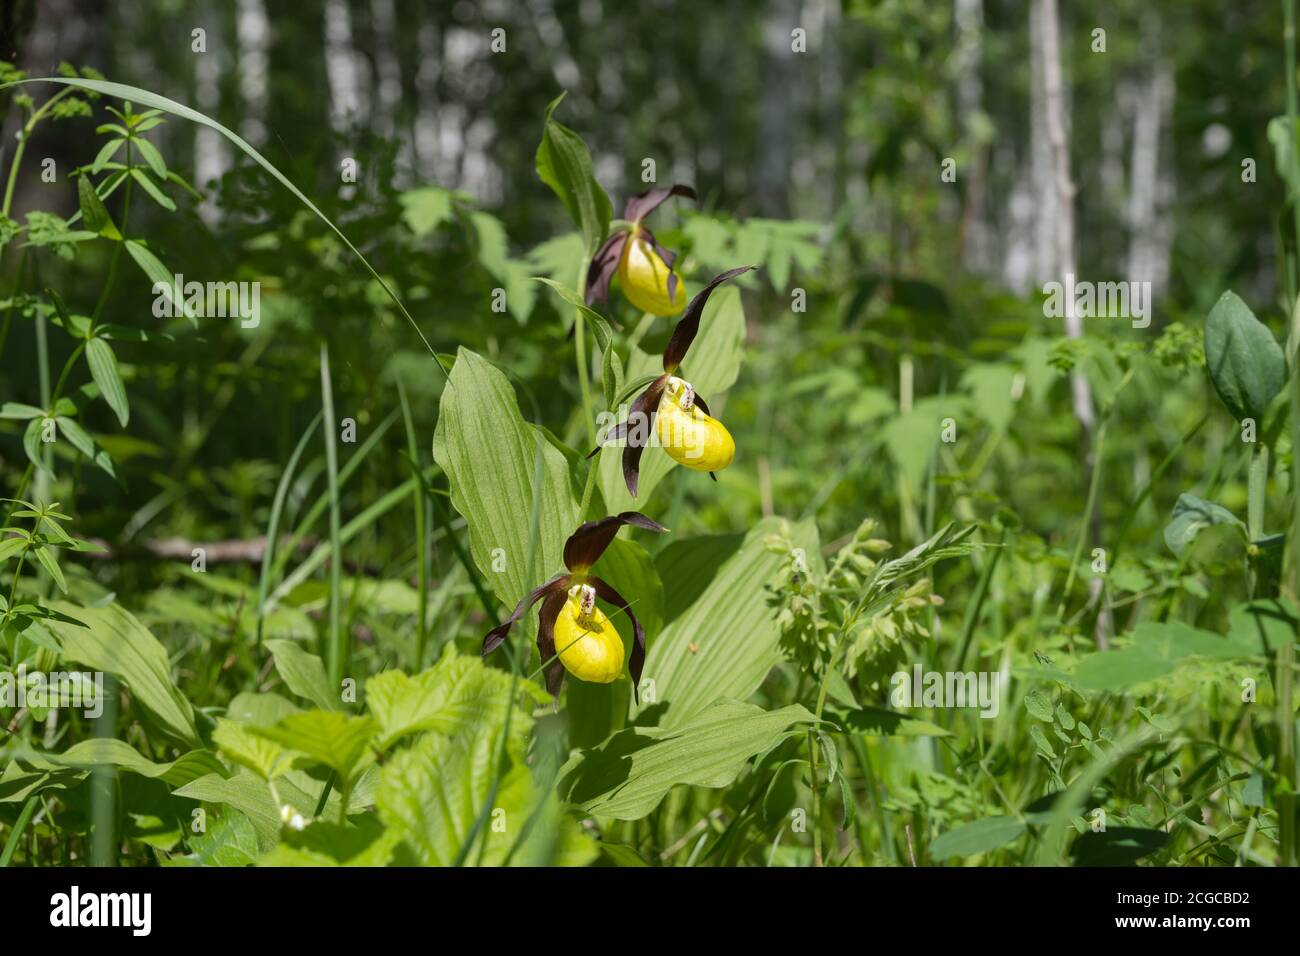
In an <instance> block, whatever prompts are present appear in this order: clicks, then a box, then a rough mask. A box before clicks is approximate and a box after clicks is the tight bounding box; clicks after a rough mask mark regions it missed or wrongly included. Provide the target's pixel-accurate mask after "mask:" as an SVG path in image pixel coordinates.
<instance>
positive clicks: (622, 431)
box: [587, 422, 627, 460]
mask: <svg viewBox="0 0 1300 956" xmlns="http://www.w3.org/2000/svg"><path fill="white" fill-rule="evenodd" d="M626 436H627V422H619V423H618V424H617V425H615V426H614V427H613V428H611V429H610V430H609V431H607V432H605V438H604V440H603V441H601V442H600V444H598V445H597V446H596V447H595V448H593V449H592V450H591V451H589V452H587V458H588V460H590V459H591V458H592V457H593V456H594V455H595V454H596V452H598V451H600V450H601V449H602V448H604V447H605V446H606V445H612V444H614V442H616V441H618V440H619V439H620V438H624V437H626Z"/></svg>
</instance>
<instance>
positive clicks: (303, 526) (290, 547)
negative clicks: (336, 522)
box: [271, 409, 401, 581]
mask: <svg viewBox="0 0 1300 956" xmlns="http://www.w3.org/2000/svg"><path fill="white" fill-rule="evenodd" d="M400 414H401V412H400V411H399V410H397V409H394V410H393V411H392V412H390V413H389V414H388V417H386V418H385V419H384V420H383V421H382V422H380V423H379V424H378V425H377V426H376V427H375V429H374V431H372V432H371V433H370V435H369V436H368V437H367V438H366V440H365V441H363V442H362V443H361V444H360V445H358V446H357V450H356V451H354V452H353V453H352V454H351V455H350V456H348V460H347V461H346V462H344V464H343V467H342V468H340V469H339V487H340V488H344V487H346V486H347V484H348V480H349V479H350V478H351V477H352V476H353V475H354V474H355V473H356V471H357V469H358V468H360V467H361V466H362V465H363V464H364V463H365V461H366V459H367V458H368V457H369V455H370V453H371V452H372V451H374V450H375V448H377V447H378V446H379V442H380V439H382V438H383V437H384V435H385V434H386V433H387V432H388V429H389V428H391V427H392V425H393V423H394V422H396V421H397V419H398V416H399V415H400ZM329 503H330V493H329V489H328V488H326V489H325V490H324V491H322V492H321V493H320V495H319V496H318V497H317V498H316V500H315V501H314V502H313V503H312V506H311V508H309V509H308V510H307V513H306V515H305V516H304V517H303V519H302V520H301V521H299V522H298V526H297V527H296V528H294V530H293V534H292V535H290V537H289V543H288V544H287V545H286V546H285V547H284V548H283V549H282V550H281V551H280V553H279V554H278V555H277V556H276V559H275V567H274V568H273V569H272V572H273V573H272V574H271V580H273V581H274V580H277V579H279V578H280V577H281V576H283V574H284V569H285V567H286V566H287V565H288V563H289V560H290V559H291V558H292V557H293V555H294V554H295V553H296V552H297V550H298V545H300V544H301V543H302V541H303V539H304V538H305V537H307V532H309V531H311V529H312V528H313V527H314V526H315V524H316V522H317V521H319V520H320V517H321V515H323V514H324V513H325V509H326V508H328V507H329Z"/></svg>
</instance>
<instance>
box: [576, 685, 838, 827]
mask: <svg viewBox="0 0 1300 956" xmlns="http://www.w3.org/2000/svg"><path fill="white" fill-rule="evenodd" d="M812 719H813V715H812V714H810V713H809V712H808V711H807V710H805V709H804V708H803V707H801V706H800V705H798V704H793V705H791V706H789V707H783V708H782V709H780V710H775V711H765V710H763V709H762V708H761V707H755V706H754V705H753V704H746V703H742V702H741V701H738V700H717V701H714V702H713V703H712V704H711V705H710V706H708V707H706V708H705V709H704V710H703V711H702V712H701V713H699V714H697V715H696V716H695V717H694V718H693V719H692V720H690V721H688V722H686V723H685V724H683V725H680V726H678V727H677V729H676V730H673V731H668V730H664V729H662V728H658V727H629V728H628V729H626V730H622V731H619V732H618V733H617V734H615V735H614V736H612V737H610V738H609V739H608V740H607V741H605V743H603V744H601V745H600V746H599V747H597V748H595V749H594V750H589V751H586V752H585V753H582V754H579V755H577V756H576V757H574V758H573V759H572V760H570V761H569V763H568V764H567V765H566V766H565V768H564V771H563V774H564V776H563V779H562V780H561V783H560V791H561V793H563V794H564V796H565V799H567V800H568V801H569V802H570V803H575V804H577V805H578V806H579V807H581V808H582V809H583V811H585V812H587V813H591V814H594V815H595V816H600V817H614V818H615V819H618V820H639V819H640V818H641V817H644V816H645V815H646V814H648V813H650V812H651V811H652V810H654V808H655V807H657V806H658V805H659V801H660V800H662V799H663V797H664V794H666V793H667V792H668V791H669V790H670V789H671V788H672V787H674V786H677V785H678V784H688V785H691V786H696V787H715V788H716V787H725V786H726V785H727V784H729V783H731V781H733V780H735V779H736V776H737V775H738V774H739V773H740V771H741V769H742V768H743V767H744V765H745V762H746V761H747V760H749V759H750V758H751V757H753V756H754V755H756V754H760V753H762V752H763V751H765V750H767V749H768V747H770V746H771V745H772V744H773V743H774V742H775V741H776V740H777V738H778V737H780V735H781V734H783V733H785V731H786V730H787V729H788V728H789V727H790V726H791V725H792V724H796V723H807V722H811V721H812Z"/></svg>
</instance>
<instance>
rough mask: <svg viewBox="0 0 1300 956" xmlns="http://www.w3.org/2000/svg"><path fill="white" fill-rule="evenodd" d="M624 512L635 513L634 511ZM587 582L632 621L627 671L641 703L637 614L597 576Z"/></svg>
mask: <svg viewBox="0 0 1300 956" xmlns="http://www.w3.org/2000/svg"><path fill="white" fill-rule="evenodd" d="M625 513H630V514H635V513H636V512H625ZM646 520H649V519H646ZM652 523H653V522H652ZM587 583H588V584H590V585H591V586H592V587H593V588H595V589H596V596H597V597H600V598H603V599H604V600H606V601H608V602H609V603H610V604H613V605H616V606H617V607H618V609H619V610H620V611H622V612H623V613H624V614H626V615H627V616H628V619H629V620H630V621H631V622H632V636H633V640H632V656H631V657H630V658H629V659H628V662H627V672H628V676H630V677H631V678H632V699H633V700H634V701H636V703H638V704H639V703H641V696H640V685H641V669H642V668H643V667H644V666H645V630H644V629H643V628H642V627H641V622H640V621H639V620H637V616H636V615H635V614H633V613H632V606H631V605H630V604H628V603H627V601H625V600H623V595H621V594H619V593H618V592H617V591H615V590H614V589H613V588H612V587H610V586H609V585H608V584H606V583H605V582H604V581H602V580H601V579H600V578H598V577H594V576H593V577H590V578H588V579H587Z"/></svg>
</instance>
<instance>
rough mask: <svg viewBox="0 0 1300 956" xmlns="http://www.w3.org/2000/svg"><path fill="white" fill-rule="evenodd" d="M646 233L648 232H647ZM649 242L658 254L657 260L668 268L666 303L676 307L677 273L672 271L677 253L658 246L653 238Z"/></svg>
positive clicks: (657, 241) (657, 242) (656, 240)
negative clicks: (660, 260) (661, 261)
mask: <svg viewBox="0 0 1300 956" xmlns="http://www.w3.org/2000/svg"><path fill="white" fill-rule="evenodd" d="M646 231H647V232H649V230H646ZM650 242H651V244H652V245H653V246H654V248H655V252H657V253H658V254H659V258H660V259H662V260H663V261H664V265H666V266H668V301H669V302H671V303H672V304H673V305H676V304H677V286H678V284H679V283H678V280H677V273H676V272H674V271H673V263H674V262H676V261H677V253H675V252H673V251H672V250H671V249H665V248H664V247H663V246H661V245H659V240H658V239H655V238H654V237H653V236H651V237H650Z"/></svg>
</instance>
